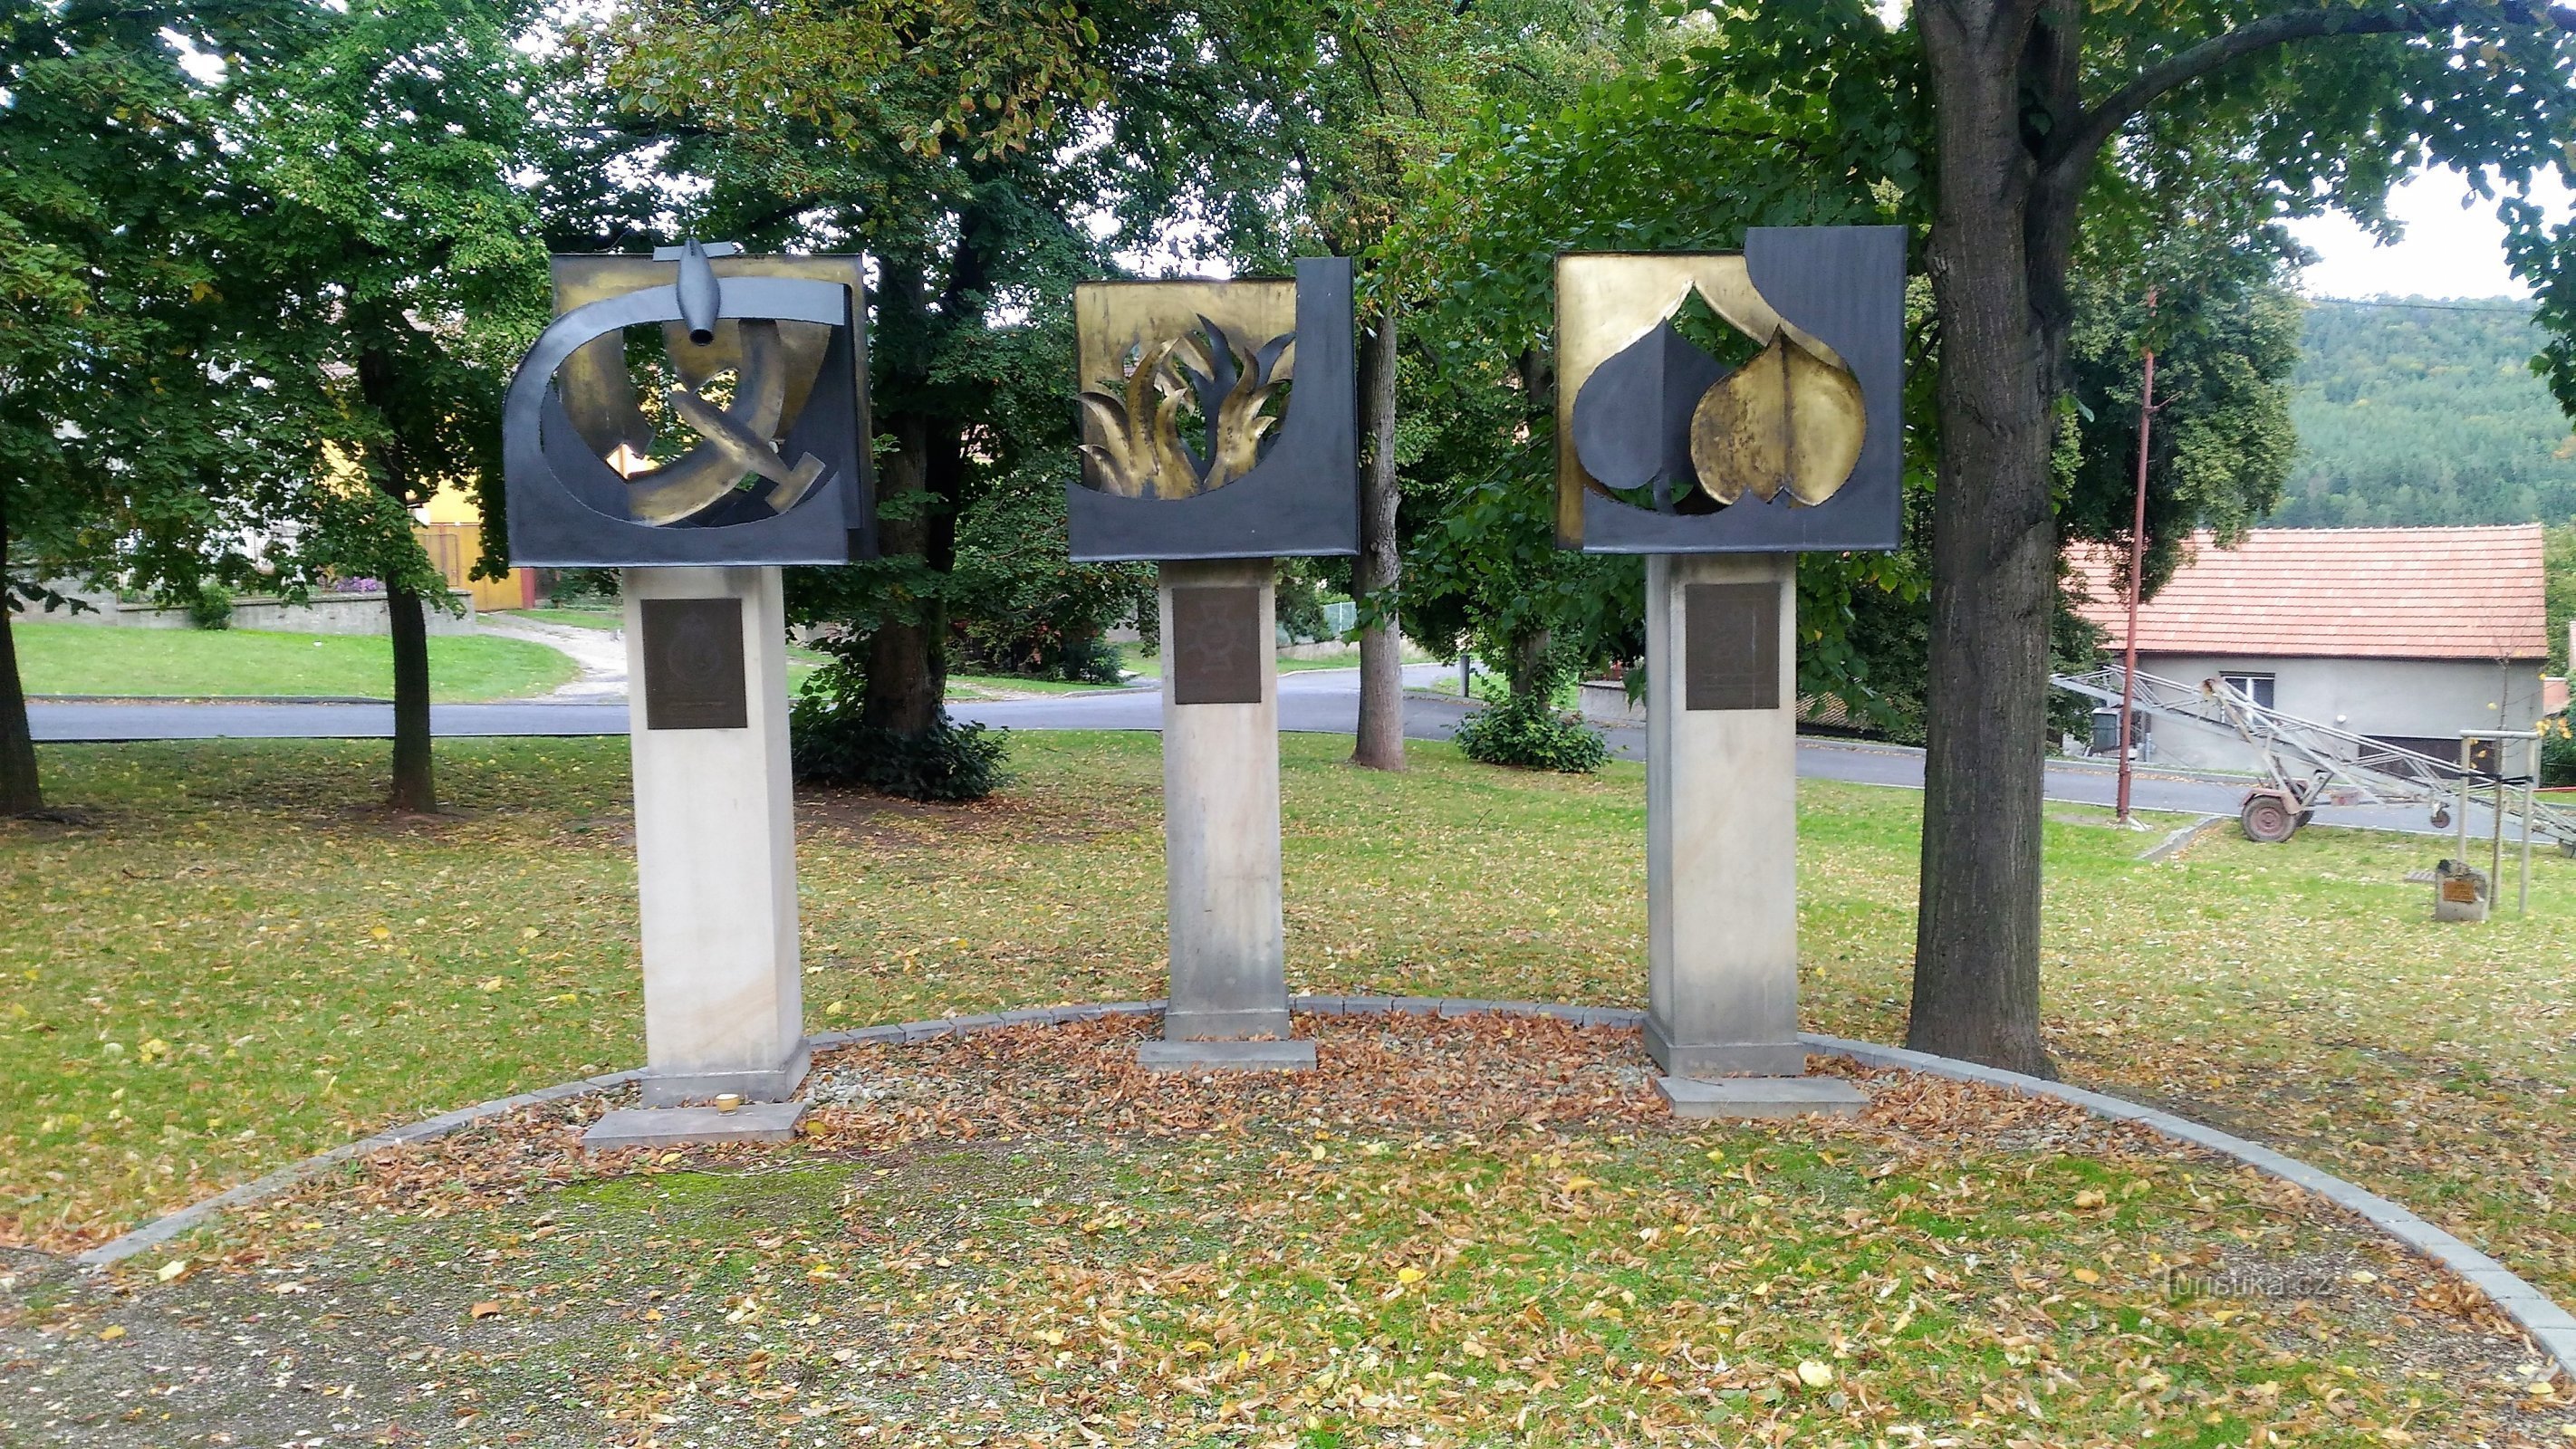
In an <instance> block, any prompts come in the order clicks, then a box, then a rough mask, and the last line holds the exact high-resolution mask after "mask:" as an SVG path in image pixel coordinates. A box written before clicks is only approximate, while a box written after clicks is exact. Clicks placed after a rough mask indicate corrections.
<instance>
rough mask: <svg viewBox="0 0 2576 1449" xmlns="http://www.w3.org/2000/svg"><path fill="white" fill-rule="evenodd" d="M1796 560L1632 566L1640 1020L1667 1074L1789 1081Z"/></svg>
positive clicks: (1793, 1056) (1726, 557) (1678, 559)
mask: <svg viewBox="0 0 2576 1449" xmlns="http://www.w3.org/2000/svg"><path fill="white" fill-rule="evenodd" d="M1797 659H1798V650H1797V560H1796V558H1795V556H1794V555H1790V554H1656V555H1652V556H1650V557H1648V559H1647V560H1646V680H1647V689H1646V1000H1647V1009H1646V1029H1645V1039H1646V1040H1645V1045H1646V1050H1647V1052H1648V1053H1649V1054H1650V1055H1652V1056H1653V1057H1654V1059H1655V1062H1656V1064H1657V1065H1659V1066H1661V1067H1662V1068H1663V1069H1664V1070H1665V1071H1666V1072H1669V1073H1671V1074H1672V1075H1673V1076H1675V1077H1699V1076H1716V1075H1720V1074H1727V1073H1738V1072H1751V1073H1758V1074H1763V1075H1776V1076H1781V1077H1795V1076H1797V1075H1798V1074H1799V1073H1800V1072H1803V1071H1805V1070H1806V1067H1807V1049H1806V1047H1805V1046H1803V1045H1802V1044H1800V1042H1799V1040H1798V792H1797V776H1796V767H1797V749H1798V737H1797V706H1798V689H1797Z"/></svg>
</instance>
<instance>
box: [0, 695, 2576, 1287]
mask: <svg viewBox="0 0 2576 1449" xmlns="http://www.w3.org/2000/svg"><path fill="white" fill-rule="evenodd" d="M1281 747H1282V755H1283V765H1284V769H1283V793H1284V818H1285V822H1286V832H1287V834H1286V861H1287V873H1288V874H1287V917H1288V949H1289V958H1288V969H1289V975H1290V979H1291V982H1292V984H1293V986H1294V987H1295V988H1296V989H1300V990H1322V991H1338V990H1369V991H1378V992H1387V993H1394V994H1404V995H1428V996H1444V995H1445V996H1468V997H1522V998H1546V999H1560V1000H1575V1001H1590V1002H1599V1003H1620V1004H1633V1003H1636V1002H1637V1001H1639V999H1640V998H1641V996H1642V994H1643V990H1644V981H1645V971H1644V945H1643V931H1644V917H1645V905H1644V901H1643V898H1642V896H1641V895H1640V893H1639V889H1638V883H1639V881H1640V880H1641V878H1642V872H1641V869H1640V856H1641V854H1642V849H1643V836H1644V820H1643V804H1642V789H1641V786H1642V777H1641V773H1640V771H1639V770H1638V768H1637V767H1635V766H1631V765H1625V764H1620V763H1615V762H1614V763H1613V764H1612V765H1611V766H1610V767H1609V768H1608V769H1607V770H1605V771H1604V772H1603V774H1602V775H1600V776H1599V777H1596V778H1568V777H1557V776H1531V775H1524V774H1518V773H1513V772H1506V771H1500V770H1493V769H1488V768H1484V767H1480V766H1476V765H1472V764H1469V763H1467V762H1465V761H1462V760H1460V759H1459V758H1458V757H1457V756H1456V755H1455V753H1454V752H1452V751H1450V750H1449V749H1447V748H1446V747H1439V746H1425V745H1420V744H1417V745H1415V746H1414V747H1413V750H1412V759H1413V761H1414V768H1413V769H1412V770H1410V771H1408V772H1407V773H1405V774H1403V775H1396V776H1379V775H1371V776H1367V777H1359V776H1355V775H1353V774H1352V773H1351V772H1350V771H1349V770H1348V768H1347V767H1346V766H1344V765H1343V764H1342V763H1341V759H1342V756H1343V755H1344V754H1345V753H1346V752H1347V749H1348V746H1347V743H1346V742H1337V741H1335V740H1332V739H1330V738H1323V737H1304V736H1286V737H1283V740H1282V746H1281ZM1012 750H1013V762H1014V767H1015V768H1016V769H1017V770H1018V771H1019V776H1020V777H1019V780H1018V783H1016V784H1015V785H1014V786H1013V787H1012V788H1011V789H1010V790H1009V791H1008V792H1006V793H1005V794H1004V795H1003V796H1001V797H999V798H997V799H996V800H994V801H991V802H987V803H985V804H983V805H980V806H974V807H965V808H958V809H929V808H922V807H910V806H896V805H892V804H887V803H884V802H868V801H863V800H862V801H852V800H825V801H808V802H806V805H805V807H804V809H803V821H802V828H801V830H800V846H799V858H800V868H801V871H802V886H803V895H804V920H803V925H804V950H805V959H806V962H807V966H808V972H809V974H808V977H807V980H806V1000H807V1011H808V1017H809V1019H810V1020H811V1021H812V1022H813V1023H814V1024H815V1025H817V1026H823V1025H846V1024H854V1023H859V1022H864V1021H872V1020H888V1019H901V1018H906V1017H915V1016H926V1015H937V1014H940V1013H943V1012H959V1013H964V1012H973V1011H982V1010H988V1009H996V1008H1002V1007H1008V1006H1017V1005H1026V1004H1033V1003H1047V1002H1057V1001H1068V1000H1107V999H1118V998H1128V997H1138V996H1152V995H1155V994H1158V993H1159V991H1160V987H1161V968H1160V962H1161V957H1162V950H1163V937H1162V918H1161V912H1162V883H1161V874H1160V866H1161V860H1160V847H1159V835H1158V818H1157V814H1156V810H1157V806H1156V801H1157V800H1158V798H1159V796H1158V791H1159V780H1160V767H1159V756H1158V754H1157V752H1156V741H1155V740H1154V739H1153V737H1151V736H1147V735H1123V734H1104V735H1054V734H1048V735H1037V734H1021V735H1018V736H1016V737H1014V739H1013V742H1012ZM440 754H441V769H442V772H443V773H442V786H443V790H444V793H445V794H446V796H447V798H448V799H450V800H451V801H453V802H454V803H455V806H456V808H457V811H458V813H457V814H456V815H454V816H453V817H450V818H448V819H444V820H441V821H437V822H434V823H431V824H428V825H425V826H422V825H412V824H400V823H394V822H389V821H388V820H386V819H384V818H383V817H381V816H380V815H378V814H377V813H376V812H375V811H374V810H373V809H372V808H371V804H370V802H371V801H372V800H373V798H374V797H375V796H376V794H377V792H378V791H379V790H380V789H381V780H380V776H381V771H382V768H383V755H382V749H381V746H368V745H355V744H343V743H333V742H292V743H250V742H214V743H202V744H185V745H124V746H78V747H74V746H59V747H58V746H48V747H46V764H47V769H48V772H49V785H50V788H51V791H52V793H53V794H54V796H55V797H56V798H58V799H60V800H62V801H65V802H67V803H79V804H84V805H87V806H90V807H92V808H94V809H95V810H96V811H97V812H98V814H99V817H100V822H101V823H100V824H99V825H97V826H96V827H95V828H90V829H72V828H66V827H61V826H54V825H30V824H14V825H9V826H6V827H0V878H5V880H6V883H7V893H8V897H7V898H8V900H9V902H10V904H11V907H12V909H11V910H10V911H9V913H8V916H7V918H6V919H5V920H0V979H8V980H10V983H11V988H12V989H11V990H10V992H9V993H8V994H7V998H6V1001H5V1004H0V1238H6V1239H7V1240H11V1241H20V1242H34V1243H40V1244H45V1245H50V1246H70V1245H74V1244H77V1243H81V1242H85V1241H94V1240H96V1239H97V1238H99V1237H101V1236H103V1235H105V1234H107V1233H109V1232H112V1231H115V1230H116V1229H118V1228H120V1227H122V1226H126V1225H130V1224H131V1223H133V1222H135V1221H137V1220H139V1219H141V1218H142V1217H144V1216H147V1215H149V1214H150V1213H152V1212H154V1211H158V1210H164V1209H167V1208H170V1207H174V1206H176V1205H178V1204H180V1203H182V1202H186V1201H189V1200H193V1199H194V1198H196V1197H199V1196H202V1195H203V1194H205V1193H206V1192H208V1191H210V1190H212V1189H214V1188H216V1187H218V1186H221V1185H223V1184H226V1183H230V1182H235V1181H239V1180H242V1179H244V1178H246V1177H249V1176H251V1175H254V1174H256V1173H257V1172H259V1171H261V1170H264V1169H265V1168H268V1167H273V1166H275V1165H277V1164H279V1163H281V1162H285V1161H288V1160H291V1159H293V1158H295V1157H297V1156H300V1155H302V1154H304V1153H307V1152H311V1151H314V1150H317V1149H319V1148H321V1147H324V1146H329V1145H332V1144H334V1143H337V1142H340V1141H344V1140H347V1139H348V1138H350V1137H353V1136H356V1135H358V1134H360V1133H362V1132H364V1131H366V1130H369V1129H371V1128H375V1127H379V1126H383V1125H386V1124H388V1123H392V1122H397V1121H403V1120H408V1119H411V1118H414V1117H418V1116H423V1115H427V1114H429V1113H432V1112H436V1111H441V1110H444V1109H446V1108H449V1107H453V1106H457V1105H460V1104H463V1103H466V1102H470V1101H475V1100H479V1099H482V1098H487V1097H492V1096H497V1095H501V1094H503V1093H505V1092H507V1091H509V1090H511V1089H513V1088H514V1087H527V1086H534V1085H537V1084H540V1083H545V1082H551V1081H558V1080H562V1079H565V1078H569V1077H573V1076H576V1075H581V1074H583V1073H585V1072H589V1071H596V1070H599V1069H602V1068H605V1067H610V1066H622V1065H628V1064H631V1063H633V1062H635V1061H636V1060H638V1059H640V1055H641V1042H640V1038H639V1032H640V1016H641V1012H640V1003H639V1001H638V997H637V983H636V966H635V961H634V957H633V947H632V944H631V943H632V941H633V938H634V902H633V897H632V881H633V866H632V859H631V852H630V847H629V846H628V845H627V843H626V842H625V840H624V838H623V831H624V829H625V826H626V812H627V805H626V788H627V786H626V772H625V751H624V746H623V743H622V742H619V741H490V742H470V743H469V742H463V741H458V742H443V743H442V744H441V746H440ZM1799 798H1800V812H1801V830H1802V836H1801V843H1800V861H1801V889H1802V908H1801V928H1802V955H1803V960H1804V966H1803V973H1802V974H1803V978H1804V979H1803V988H1804V993H1805V996H1804V1000H1805V1009H1806V1015H1807V1019H1808V1021H1809V1023H1810V1024H1811V1025H1812V1026H1813V1027H1815V1028H1818V1029H1822V1030H1827V1031H1832V1032H1836V1033H1839V1034H1844V1035H1852V1036H1861V1037H1869V1038H1874V1039H1877V1040H1882V1041H1888V1040H1898V1039H1901V1036H1902V1032H1903V1010H1904V997H1905V990H1906V980H1907V973H1908V971H1909V970H1910V941H1911V935H1912V930H1913V897H1914V863H1915V859H1916V849H1917V846H1916V831H1917V812H1918V810H1919V797H1918V796H1916V795H1915V794H1913V793H1911V792H1907V791H1898V790H1873V789H1868V788H1865V787H1859V786H1846V785H1838V784H1832V783H1826V782H1817V781H1807V782H1802V784H1801V788H1800V797H1799ZM2148 838H2152V837H2148ZM2045 846H2046V850H2047V860H2048V869H2049V889H2048V895H2047V900H2046V904H2045V911H2046V916H2045V936H2044V945H2045V961H2044V971H2045V984H2046V1001H2047V1005H2048V1017H2047V1022H2046V1026H2047V1030H2048V1035H2049V1040H2050V1043H2051V1045H2052V1048H2053V1049H2054V1050H2055V1052H2056V1053H2057V1056H2058V1060H2059V1062H2060V1064H2061V1066H2062V1068H2063V1069H2064V1071H2065V1073H2066V1075H2067V1076H2068V1077H2070V1078H2071V1079H2074V1080H2076V1081H2079V1082H2083V1083H2085V1084H2088V1085H2095V1086H2100V1087H2102V1088H2104V1089H2105V1090H2109V1091H2114V1092H2118V1093H2121V1094H2124V1095H2128V1096H2131V1097H2136V1098H2142V1099H2146V1100H2150V1101H2154V1102H2158V1103H2162V1104H2165V1105H2169V1106H2172V1107H2174V1108H2176V1109H2177V1110H2180V1111H2182V1112H2184V1113H2185V1114H2187V1115H2190V1116H2194V1117H2197V1118H2200V1119H2202V1120H2205V1121H2210V1122H2213V1123H2215V1124H2217V1125H2219V1126H2222V1127H2226V1128H2228V1129H2230V1130H2234V1131H2238V1132H2240V1133H2243V1134H2245V1135H2249V1136H2253V1137H2256V1138H2259V1139H2262V1140H2265V1141H2269V1142H2272V1143H2274V1144H2276V1145H2278V1146H2280V1147H2282V1148H2283V1149H2284V1150H2287V1151H2290V1152H2292V1153H2294V1154H2296V1155H2299V1156H2303V1157H2306V1158H2308V1159H2309V1160H2312V1161H2315V1162H2317V1163H2319V1164H2320V1165H2322V1166H2325V1167H2327V1168H2328V1169H2329V1170H2331V1171H2335V1172H2338V1173H2340V1174H2342V1175H2344V1176H2347V1177H2350V1178H2353V1179H2355V1180H2358V1181H2361V1182H2363V1183H2365V1184H2366V1185H2369V1186H2371V1187H2373V1188H2374V1189H2376V1190H2378V1191H2381V1192H2384V1193H2386V1194H2388V1195H2390V1196H2393V1197H2395V1198H2397V1199H2398V1200H2400V1201H2402V1202H2405V1203H2406V1204H2407V1205H2409V1206H2411V1207H2413V1208H2415V1209H2416V1210H2417V1211H2419V1212H2422V1213H2424V1214H2425V1215H2427V1216H2428V1217H2431V1218H2433V1219H2435V1220H2436V1221H2439V1222H2441V1223H2443V1224H2444V1225H2446V1226H2449V1227H2451V1228H2452V1229H2453V1230H2455V1231H2458V1232H2460V1233H2461V1234H2462V1235H2463V1236H2465V1237H2467V1238H2468V1239H2469V1240H2470V1241H2472V1242H2474V1243H2477V1244H2479V1245H2480V1246H2482V1247H2484V1248H2485V1249H2487V1250H2488V1251H2490V1252H2492V1253H2494V1254H2496V1255H2497V1256H2499V1257H2501V1258H2503V1259H2504V1260H2505V1261H2506V1263H2507V1264H2508V1266H2510V1267H2512V1268H2514V1269H2515V1270H2516V1271H2518V1272H2520V1273H2522V1274H2524V1275H2525V1276H2526V1277H2529V1278H2531V1279H2533V1280H2535V1281H2537V1282H2539V1283H2541V1284H2542V1285H2543V1286H2544V1287H2545V1288H2547V1289H2548V1290H2550V1291H2553V1292H2554V1293H2556V1294H2558V1295H2560V1296H2561V1297H2562V1298H2563V1299H2566V1298H2576V1219H2571V1215H2570V1214H2569V1212H2568V1210H2567V1205H2566V1201H2565V1196H2566V1193H2567V1188H2566V1186H2565V1184H2566V1183H2567V1182H2568V1181H2569V1180H2571V1178H2576V1112H2571V1108H2570V1103H2569V1097H2568V1092H2569V1089H2570V1087H2571V1086H2576V1050H2571V1048H2576V1043H2571V1041H2570V1033H2571V1031H2576V1018H2571V1017H2570V1016H2569V1015H2568V1012H2569V1010H2570V1008H2569V1005H2568V1003H2569V1002H2570V1001H2571V1000H2576V952H2570V951H2569V950H2568V949H2567V944H2566V942H2567V939H2568V936H2567V926H2566V921H2567V919H2568V917H2569V915H2570V914H2571V912H2576V862H2571V861H2568V860H2566V859H2564V858H2561V857H2556V856H2548V857H2543V858H2542V859H2540V860H2539V861H2538V862H2537V865H2536V870H2537V872H2538V874H2537V878H2536V880H2535V882H2534V889H2533V893H2532V906H2533V908H2532V914H2531V915H2530V917H2528V918H2517V917H2514V916H2512V915H2510V914H2507V915H2504V916H2502V917H2500V918H2499V919H2496V920H2494V921H2490V922H2488V923H2486V924H2485V925H2483V926H2437V925H2435V924H2434V923H2433V922H2431V921H2430V920H2429V890H2430V888H2429V887H2426V886H2418V885H2410V884H2407V883H2405V882H2404V879H2403V877H2404V875H2405V874H2406V872H2408V871H2409V870H2413V869H2418V868H2421V867H2423V866H2426V865H2429V864H2430V863H2431V861H2432V859H2433V858H2434V857H2435V856H2436V855H2438V854H2439V853H2441V850H2442V842H2440V841H2437V840H2431V839H2421V838H2406V837H2394V836H2385V835H2377V834H2368V833H2358V832H2342V831H2333V830H2321V829H2311V830H2308V831H2303V832H2301V833H2300V835H2299V836H2298V838H2297V839H2296V840H2294V841H2292V842H2291V843H2289V844H2288V845H2286V846H2277V847H2262V846H2255V845H2251V844H2248V843H2246V842H2244V841H2241V840H2239V839H2236V838H2235V837H2233V836H2232V835H2227V834H2219V835H2213V836H2211V837H2208V838H2205V839H2204V840H2203V841H2202V842H2201V843H2200V844H2198V845H2196V846H2194V847H2193V848H2192V849H2190V850H2189V851H2187V852H2185V853H2184V854H2183V855H2182V856H2180V857H2179V858H2177V859H2175V860H2173V861H2170V862H2168V863H2165V864H2160V865H2153V866H2150V865H2143V864H2140V863H2138V862H2137V861H2136V860H2135V859H2134V856H2135V854H2136V852H2137V850H2138V849H2139V848H2140V846H2141V837H2139V836H2136V835H2132V834H2128V833H2124V832H2118V831H2114V830H2111V829H2107V828H2104V827H2103V813H2102V812H2098V811H2089V810H2083V809H2079V808H2074V807H2059V808H2056V809H2055V811H2054V814H2053V816H2052V819H2051V821H2050V823H2049V825H2048V827H2047V831H2046V841H2045Z"/></svg>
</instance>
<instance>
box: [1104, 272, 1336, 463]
mask: <svg viewBox="0 0 2576 1449" xmlns="http://www.w3.org/2000/svg"><path fill="white" fill-rule="evenodd" d="M1296 306H1297V287H1296V284H1295V283H1294V282H1288V281H1277V282H1272V281H1237V282H1222V283H1218V282H1094V283H1087V284H1085V285H1083V286H1081V287H1078V288H1076V289H1075V291H1074V332H1075V342H1076V354H1077V358H1078V362H1079V365H1080V367H1081V376H1082V378H1083V380H1084V383H1085V386H1084V387H1083V389H1082V392H1081V394H1080V399H1081V405H1082V436H1083V442H1082V460H1083V470H1082V471H1083V482H1084V483H1085V484H1086V485H1088V486H1089V487H1092V488H1095V489H1098V490H1099V491H1101V492H1103V493H1109V494H1114V495H1117V496H1119V497H1124V498H1188V497H1192V496H1194V495H1197V494H1200V493H1205V492H1208V491H1210V490H1212V489H1216V488H1221V487H1224V486H1225V485H1226V484H1228V483H1231V482H1233V481H1234V480H1235V479H1237V478H1241V477H1243V476H1244V475H1245V474H1247V473H1250V472H1251V471H1252V470H1253V468H1254V467H1255V466H1257V465H1258V464H1259V463H1260V461H1261V455H1262V448H1263V445H1264V443H1265V441H1266V440H1267V439H1268V437H1269V436H1270V435H1271V432H1272V430H1273V429H1274V428H1275V427H1276V426H1277V425H1278V422H1279V413H1280V408H1279V404H1280V403H1281V401H1282V396H1281V395H1282V393H1283V391H1284V390H1285V388H1286V386H1287V384H1288V382H1289V381H1290V375H1291V372H1292V370H1293V366H1294V362H1295V350H1296V331H1295V326H1296ZM1193 434H1194V435H1195V439H1193V437H1192V435H1193ZM1194 441H1195V446H1194V445H1193V444H1194Z"/></svg>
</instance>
